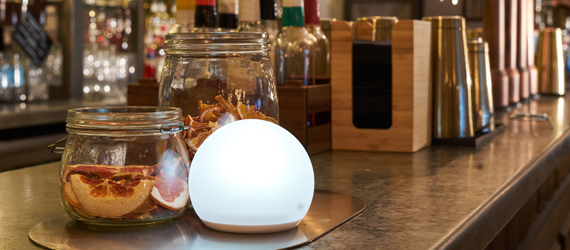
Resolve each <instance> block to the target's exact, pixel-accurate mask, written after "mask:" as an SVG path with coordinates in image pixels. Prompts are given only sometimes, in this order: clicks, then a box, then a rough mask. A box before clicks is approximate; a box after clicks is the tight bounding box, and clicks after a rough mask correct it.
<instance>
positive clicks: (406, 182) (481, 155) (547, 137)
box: [0, 97, 570, 249]
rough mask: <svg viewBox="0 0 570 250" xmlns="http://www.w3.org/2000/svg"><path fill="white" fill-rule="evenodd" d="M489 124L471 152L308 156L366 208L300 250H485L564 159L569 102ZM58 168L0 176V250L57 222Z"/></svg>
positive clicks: (326, 185) (321, 176) (537, 106)
mask: <svg viewBox="0 0 570 250" xmlns="http://www.w3.org/2000/svg"><path fill="white" fill-rule="evenodd" d="M517 112H533V113H547V114H548V115H549V116H550V118H551V122H538V121H518V120H509V119H508V116H509V115H510V114H512V113H517ZM496 120H498V121H499V122H501V123H504V124H506V126H507V129H506V131H505V132H503V133H501V134H499V135H497V137H495V139H493V141H492V142H490V143H489V144H487V145H485V146H483V147H480V148H477V149H473V148H461V147H443V146H438V147H430V148H427V149H424V150H421V151H419V152H417V153H415V154H401V153H375V152H351V151H330V152H325V153H322V154H319V155H315V156H313V157H312V158H311V159H312V161H313V165H314V169H315V178H316V180H315V181H316V188H318V189H325V190H332V191H337V192H342V193H346V194H350V195H353V196H356V197H358V198H360V199H362V200H364V202H365V203H366V204H367V208H366V210H365V211H364V212H363V213H362V214H360V215H358V216H356V217H355V218H353V219H352V220H350V221H348V222H346V223H345V224H343V225H341V226H340V227H338V228H337V229H335V230H333V231H331V232H330V233H328V234H326V235H325V236H323V237H321V238H320V239H318V240H316V241H315V242H313V243H311V244H309V245H306V246H304V247H301V249H375V248H381V249H434V248H473V249H475V248H478V249H481V248H484V247H485V246H486V245H487V244H488V243H489V242H490V241H491V240H492V239H493V238H494V237H495V236H496V235H497V234H498V233H499V231H500V230H501V228H503V227H504V226H505V224H506V223H507V222H508V221H509V220H510V219H511V217H512V216H513V215H514V214H515V213H516V211H518V210H519V209H520V207H521V206H522V205H523V204H524V203H525V202H526V201H527V200H528V199H529V198H530V196H531V195H532V194H533V193H534V192H535V191H536V190H537V189H538V187H539V186H540V184H542V183H543V182H544V180H545V179H546V178H547V177H548V176H549V175H550V174H551V173H552V172H553V171H555V168H556V164H554V163H556V161H561V160H562V159H563V158H565V157H566V155H568V153H569V152H570V131H569V128H570V126H569V125H570V97H567V98H564V97H542V98H540V99H538V100H532V101H530V103H528V104H524V105H523V106H522V107H520V108H517V109H513V110H512V111H511V112H508V113H500V114H498V115H497V119H496ZM57 168H58V163H51V164H47V165H41V166H35V167H30V168H25V169H20V170H14V171H9V172H4V173H0V193H1V194H2V197H3V198H2V202H0V221H2V223H0V249H30V248H32V247H37V246H35V245H34V244H33V243H31V242H29V241H28V239H27V235H28V231H29V229H30V228H31V227H33V226H34V225H36V224H37V223H39V222H42V221H45V220H48V219H50V218H53V217H56V216H59V215H62V214H64V212H63V209H62V208H61V205H60V204H59V197H58V176H57ZM330 205H331V206H337V207H339V209H342V206H343V203H342V202H340V203H338V204H330ZM482 228H484V230H481V229H482ZM466 246H467V247H466Z"/></svg>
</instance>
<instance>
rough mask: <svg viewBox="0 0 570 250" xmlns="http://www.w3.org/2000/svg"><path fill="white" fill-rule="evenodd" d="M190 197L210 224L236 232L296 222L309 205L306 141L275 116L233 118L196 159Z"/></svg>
mask: <svg viewBox="0 0 570 250" xmlns="http://www.w3.org/2000/svg"><path fill="white" fill-rule="evenodd" d="M188 182H189V189H190V199H191V201H192V206H193V207H194V210H195V211H196V214H197V215H198V217H200V219H201V220H202V222H204V224H206V226H208V227H210V228H212V229H215V230H219V231H225V232H234V233H270V232H279V231H284V230H288V229H292V228H294V227H296V226H297V225H298V224H299V222H301V220H302V219H303V218H304V217H305V215H306V214H307V212H308V211H309V207H310V206H311V202H312V200H313V194H314V188H315V176H314V173H313V165H312V164H311V160H310V159H309V155H308V154H307V152H306V151H305V148H303V145H301V143H300V142H299V141H298V140H297V139H296V138H295V137H294V136H293V135H292V134H291V133H289V132H288V131H287V130H285V129H284V128H282V127H280V126H279V125H276V124H273V123H271V122H267V121H263V120H256V119H246V120H240V121H236V122H232V123H229V124H227V125H225V126H223V127H222V128H220V129H218V130H216V131H215V132H214V133H212V135H210V136H209V137H208V139H206V140H205V141H204V143H203V144H202V145H201V146H200V149H199V150H198V152H197V153H196V155H195V156H194V160H192V165H191V167H190V177H189V178H188Z"/></svg>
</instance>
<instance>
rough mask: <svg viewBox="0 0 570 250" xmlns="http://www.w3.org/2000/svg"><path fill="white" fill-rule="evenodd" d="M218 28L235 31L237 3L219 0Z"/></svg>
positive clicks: (230, 0) (231, 0)
mask: <svg viewBox="0 0 570 250" xmlns="http://www.w3.org/2000/svg"><path fill="white" fill-rule="evenodd" d="M219 5H220V6H219V8H218V12H219V13H220V28H222V29H230V30H236V29H237V28H238V1H237V0H220V2H219Z"/></svg>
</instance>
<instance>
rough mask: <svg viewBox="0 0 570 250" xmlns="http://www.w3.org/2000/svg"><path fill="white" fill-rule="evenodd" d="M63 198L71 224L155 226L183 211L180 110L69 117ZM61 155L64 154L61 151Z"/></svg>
mask: <svg viewBox="0 0 570 250" xmlns="http://www.w3.org/2000/svg"><path fill="white" fill-rule="evenodd" d="M66 122H67V132H68V137H67V142H66V144H65V149H63V156H62V159H61V166H60V172H59V174H60V180H61V189H60V199H61V204H62V205H63V208H64V209H65V211H66V212H67V213H68V214H69V216H71V217H72V218H73V219H76V220H78V221H81V222H86V223H89V224H98V225H134V224H152V223H157V222H160V221H165V220H169V219H173V218H176V217H178V216H180V215H182V214H183V213H184V211H185V210H186V208H187V207H188V201H189V194H188V170H189V161H188V153H187V150H186V146H185V145H184V141H183V139H182V135H183V132H184V129H185V127H184V125H183V117H182V112H181V110H180V109H178V108H169V107H162V108H158V107H97V108H78V109H70V110H69V111H68V112H67V120H66ZM60 150H61V149H60Z"/></svg>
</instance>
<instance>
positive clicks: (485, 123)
mask: <svg viewBox="0 0 570 250" xmlns="http://www.w3.org/2000/svg"><path fill="white" fill-rule="evenodd" d="M467 47H468V48H469V71H470V72H471V79H472V80H473V85H472V88H471V94H472V97H473V98H472V102H473V129H474V130H475V132H480V131H481V132H490V131H493V130H494V129H495V121H494V118H493V113H494V111H493V100H492V98H493V94H492V85H491V66H490V64H489V45H488V44H487V42H484V41H483V39H481V38H479V39H474V40H469V42H467Z"/></svg>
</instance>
